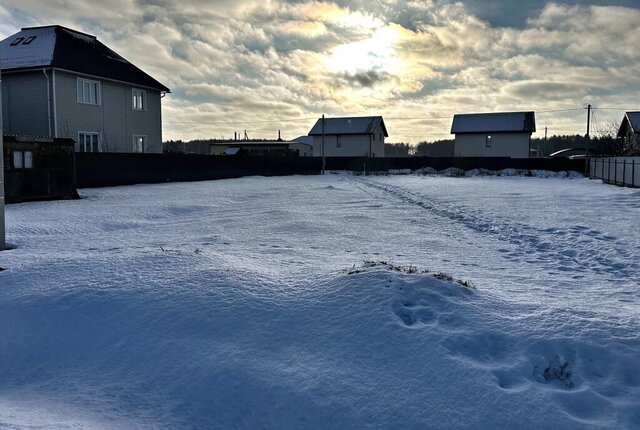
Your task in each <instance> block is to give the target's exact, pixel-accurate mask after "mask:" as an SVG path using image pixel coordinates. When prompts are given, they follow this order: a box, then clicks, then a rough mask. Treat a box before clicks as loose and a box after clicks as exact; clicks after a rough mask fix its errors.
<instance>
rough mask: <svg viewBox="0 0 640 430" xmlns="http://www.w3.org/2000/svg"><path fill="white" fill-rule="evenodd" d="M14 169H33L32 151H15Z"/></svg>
mask: <svg viewBox="0 0 640 430" xmlns="http://www.w3.org/2000/svg"><path fill="white" fill-rule="evenodd" d="M13 168H14V169H33V152H32V151H13Z"/></svg>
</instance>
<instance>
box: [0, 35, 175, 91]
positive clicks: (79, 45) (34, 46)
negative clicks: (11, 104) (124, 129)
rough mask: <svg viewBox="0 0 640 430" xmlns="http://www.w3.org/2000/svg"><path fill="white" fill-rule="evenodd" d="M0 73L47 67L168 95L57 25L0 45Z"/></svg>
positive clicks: (90, 39) (89, 40) (92, 40)
mask: <svg viewBox="0 0 640 430" xmlns="http://www.w3.org/2000/svg"><path fill="white" fill-rule="evenodd" d="M0 66H1V67H2V70H3V71H9V70H21V69H32V68H41V67H51V68H57V69H62V70H69V71H72V72H77V73H82V74H87V75H91V76H96V77H102V78H105V79H112V80H116V81H121V82H128V83H131V84H135V85H139V86H141V87H148V88H153V89H156V90H159V91H164V92H169V91H170V90H169V88H167V87H165V86H164V85H162V84H161V83H160V82H158V81H157V80H155V79H154V78H152V77H151V76H149V75H148V74H146V73H145V72H143V71H142V70H140V69H139V68H138V67H136V66H135V65H133V64H132V63H130V62H129V61H127V60H125V59H124V58H122V57H121V56H120V55H118V54H117V53H116V52H114V51H112V50H111V49H109V48H108V47H107V46H105V45H104V44H102V43H101V42H99V41H98V39H97V38H96V37H95V36H92V35H90V34H86V33H81V32H79V31H76V30H72V29H69V28H66V27H62V26H59V25H51V26H45V27H28V28H23V29H22V30H21V31H19V32H18V33H16V34H14V35H12V36H9V37H7V38H6V39H4V40H2V41H1V42H0Z"/></svg>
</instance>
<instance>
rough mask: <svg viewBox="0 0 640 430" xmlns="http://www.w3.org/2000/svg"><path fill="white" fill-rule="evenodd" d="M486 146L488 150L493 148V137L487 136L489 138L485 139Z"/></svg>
mask: <svg viewBox="0 0 640 430" xmlns="http://www.w3.org/2000/svg"><path fill="white" fill-rule="evenodd" d="M485 146H486V147H487V148H491V135H490V134H487V138H486V139H485Z"/></svg>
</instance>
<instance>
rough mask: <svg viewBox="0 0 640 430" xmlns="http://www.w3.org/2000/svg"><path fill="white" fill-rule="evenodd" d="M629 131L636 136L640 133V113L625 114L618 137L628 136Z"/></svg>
mask: <svg viewBox="0 0 640 430" xmlns="http://www.w3.org/2000/svg"><path fill="white" fill-rule="evenodd" d="M627 130H630V131H631V133H635V134H637V133H640V111H635V112H627V113H625V115H624V119H623V120H622V124H620V129H619V130H618V137H624V136H626V135H627Z"/></svg>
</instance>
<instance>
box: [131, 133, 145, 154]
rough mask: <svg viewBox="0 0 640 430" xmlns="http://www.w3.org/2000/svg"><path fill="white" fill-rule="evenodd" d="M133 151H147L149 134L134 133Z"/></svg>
mask: <svg viewBox="0 0 640 430" xmlns="http://www.w3.org/2000/svg"><path fill="white" fill-rule="evenodd" d="M133 152H141V153H145V152H147V136H143V135H141V134H134V135H133Z"/></svg>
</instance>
